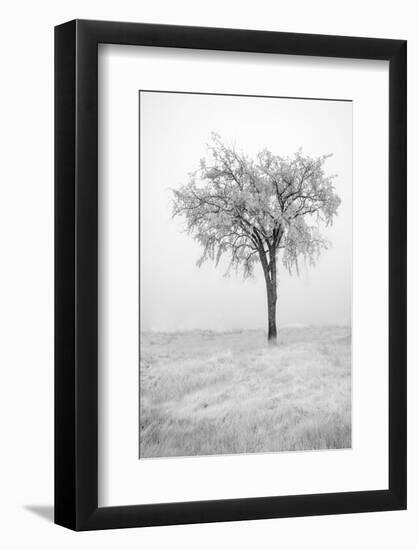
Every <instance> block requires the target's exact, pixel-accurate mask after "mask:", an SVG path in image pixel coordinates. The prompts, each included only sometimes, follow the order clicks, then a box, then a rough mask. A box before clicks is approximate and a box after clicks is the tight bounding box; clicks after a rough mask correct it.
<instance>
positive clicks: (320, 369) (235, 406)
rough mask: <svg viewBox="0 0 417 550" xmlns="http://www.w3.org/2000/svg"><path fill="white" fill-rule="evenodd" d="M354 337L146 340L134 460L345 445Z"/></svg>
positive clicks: (292, 334) (326, 331)
mask: <svg viewBox="0 0 417 550" xmlns="http://www.w3.org/2000/svg"><path fill="white" fill-rule="evenodd" d="M350 343H351V337H350V328H347V327H319V328H313V327H309V328H287V329H282V330H281V331H280V333H279V342H278V345H277V346H268V345H267V344H266V341H265V335H264V334H263V333H262V332H261V331H240V332H230V333H215V332H210V331H194V332H188V333H174V334H171V333H145V334H143V335H142V341H141V366H140V438H139V439H140V456H141V458H144V457H168V456H191V455H208V454H233V453H254V452H272V451H295V450H313V449H341V448H349V447H350V446H351V398H350V391H351V381H350V370H351V369H350V360H351V359H350Z"/></svg>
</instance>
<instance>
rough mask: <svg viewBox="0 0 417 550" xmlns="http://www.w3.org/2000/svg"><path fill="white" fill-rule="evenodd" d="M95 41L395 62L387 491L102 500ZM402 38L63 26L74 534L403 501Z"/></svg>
mask: <svg viewBox="0 0 417 550" xmlns="http://www.w3.org/2000/svg"><path fill="white" fill-rule="evenodd" d="M98 44H123V45H146V46H160V47H172V48H173V47H175V48H193V49H204V50H223V51H240V52H258V53H271V54H290V55H303V56H321V57H337V58H355V59H374V60H387V61H388V62H389V488H388V489H387V490H377V491H358V492H348V493H346V492H345V493H333V494H305V495H296V496H272V497H261V498H243V499H232V500H215V501H212V500H210V501H199V502H182V503H168V504H152V505H148V504H146V505H136V506H118V507H98V497H97V495H98V444H97V441H98V438H97V435H98V349H97V336H98V328H97V327H98V314H97V308H98V291H97V278H98V250H97V247H98V151H97V146H98V132H97V128H98V108H97V104H98V65H97V52H98ZM406 46H407V44H406V41H404V40H386V39H373V38H354V37H342V36H321V35H311V34H292V33H280V32H264V31H249V30H236V29H220V28H201V27H182V26H165V25H151V24H142V23H118V22H106V21H85V20H74V21H70V22H68V23H64V24H62V25H59V26H57V27H56V28H55V523H57V524H59V525H63V526H65V527H68V528H70V529H74V530H77V531H79V530H92V529H108V528H123V527H141V526H154V525H170V524H184V523H200V522H215V521H237V520H249V519H261V518H280V517H289V516H310V515H324V514H341V513H353V512H371V511H386V510H402V509H405V508H406V492H407V491H406V455H407V453H406V225H407V223H406V160H407V159H406V138H407V128H406V113H407V107H406Z"/></svg>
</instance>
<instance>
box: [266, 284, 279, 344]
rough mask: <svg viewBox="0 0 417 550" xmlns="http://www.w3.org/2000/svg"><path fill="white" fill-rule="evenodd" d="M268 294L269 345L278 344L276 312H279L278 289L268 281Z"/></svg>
mask: <svg viewBox="0 0 417 550" xmlns="http://www.w3.org/2000/svg"><path fill="white" fill-rule="evenodd" d="M266 284H267V294H268V343H269V344H276V343H277V323H276V311H277V292H276V287H275V288H273V286H272V284H271V283H270V282H269V281H267V283H266Z"/></svg>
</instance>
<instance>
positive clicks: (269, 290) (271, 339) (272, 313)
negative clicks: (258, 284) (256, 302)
mask: <svg viewBox="0 0 417 550" xmlns="http://www.w3.org/2000/svg"><path fill="white" fill-rule="evenodd" d="M278 243H279V240H278ZM268 248H269V262H268V259H267V256H266V254H265V251H264V248H263V247H262V246H261V247H260V249H259V257H260V259H261V265H262V269H263V272H264V275H265V283H266V295H267V302H268V343H269V344H276V343H277V323H276V319H275V318H276V311H277V264H276V243H275V242H274V243H273V245H268Z"/></svg>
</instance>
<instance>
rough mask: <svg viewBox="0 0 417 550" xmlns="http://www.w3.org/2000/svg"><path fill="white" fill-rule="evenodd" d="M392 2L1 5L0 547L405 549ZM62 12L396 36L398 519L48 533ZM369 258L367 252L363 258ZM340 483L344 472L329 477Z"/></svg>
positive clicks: (409, 518)
mask: <svg viewBox="0 0 417 550" xmlns="http://www.w3.org/2000/svg"><path fill="white" fill-rule="evenodd" d="M413 4H414V3H413V2H411V1H409V2H408V1H405V0H397V2H395V3H393V2H385V1H379V2H374V1H369V0H368V1H364V0H362V1H356V0H351V1H350V2H344V3H340V2H334V1H332V0H316V1H314V2H310V1H308V0H298V1H296V2H291V1H289V0H287V1H286V2H285V3H284V2H278V1H276V0H274V1H271V2H268V1H266V0H258V1H257V2H253V1H247V0H240V1H238V0H232V1H229V2H225V1H224V0H211V1H210V2H198V1H196V0H194V1H187V0H176V1H169V0H152V2H132V1H127V0H117V2H116V1H114V0H113V1H108V0H101V1H98V0H82V1H81V0H72V1H71V2H69V1H61V2H56V1H55V2H53V1H52V0H39V1H38V2H29V1H24V2H21V1H18V0H16V1H15V2H13V3H7V4H6V3H5V4H4V6H3V8H2V9H1V12H0V13H1V16H2V17H1V21H2V26H1V27H2V28H1V33H0V40H1V49H0V51H1V54H2V63H1V73H0V74H1V86H0V94H1V101H0V136H1V152H2V155H1V162H0V190H1V198H0V242H1V249H0V250H1V269H0V278H1V284H0V323H1V326H0V334H1V338H0V342H1V344H0V365H1V371H0V372H1V376H2V379H1V383H0V423H1V429H0V436H1V440H0V441H1V443H0V449H1V452H0V518H1V524H2V527H1V530H0V541H1V542H0V543H1V545H2V547H4V548H7V549H9V548H10V549H13V548H25V547H29V546H31V547H34V548H38V547H42V548H45V549H46V548H48V549H49V548H51V549H52V548H53V549H55V548H60V549H66V548H73V547H75V546H77V548H91V546H92V545H94V546H95V547H98V548H114V547H115V546H117V547H119V548H137V547H138V546H141V547H142V548H165V547H169V548H181V550H183V549H184V548H195V547H199V548H202V549H205V548H210V549H211V548H213V547H216V546H217V547H219V548H228V547H236V548H253V547H258V548H268V547H271V548H273V547H281V548H296V549H298V548H306V547H308V548H320V549H334V548H336V547H337V548H339V549H345V548H346V549H348V548H349V549H351V548H354V547H358V548H363V547H365V546H368V545H372V547H374V548H378V549H385V548H392V547H394V546H398V547H400V548H406V549H408V548H415V545H416V541H417V532H416V527H415V525H416V522H417V488H416V481H417V477H416V466H415V465H416V463H417V462H416V458H417V430H416V428H417V423H416V412H417V406H416V401H417V392H416V382H417V376H416V368H415V365H416V360H417V339H416V337H415V332H416V328H417V315H416V314H417V308H416V306H417V293H416V285H415V284H414V281H416V276H417V252H416V250H417V246H416V245H417V241H416V237H417V219H416V217H415V216H414V205H415V204H416V199H417V196H416V195H417V192H416V187H415V185H414V182H415V179H416V161H415V157H414V154H413V152H414V151H415V150H416V146H417V134H416V128H417V126H416V102H415V97H416V94H417V80H416V74H417V73H416V63H417V33H416V31H417V23H416V21H417V19H416V13H415V8H414V6H413ZM74 17H78V18H89V19H110V20H120V21H123V20H124V21H142V22H149V23H170V24H185V25H203V26H221V27H240V28H254V29H256V28H257V29H265V30H280V31H293V32H306V33H325V34H342V35H357V36H360V35H362V36H379V37H386V38H404V39H408V41H409V43H408V54H409V62H408V67H409V75H408V83H409V84H408V90H409V98H410V99H409V107H408V113H409V118H408V120H409V132H408V135H409V172H408V177H409V205H410V206H409V236H408V243H409V281H410V285H409V291H408V292H409V340H410V343H409V510H408V511H407V512H392V513H378V514H376V513H375V514H360V515H352V516H333V517H321V518H300V519H284V520H268V521H252V522H243V523H242V522H239V523H232V524H217V525H197V526H176V527H163V528H148V529H142V530H137V529H134V530H122V531H108V532H96V533H80V534H75V533H72V532H70V531H68V530H65V529H62V528H60V527H57V526H54V525H53V524H52V523H51V521H50V520H49V521H48V520H47V519H46V518H47V517H48V518H50V517H51V516H52V511H51V509H50V506H51V504H52V498H53V497H52V495H53V422H52V418H53V393H52V391H53V347H52V344H53V26H54V25H56V24H59V23H61V22H64V21H66V20H69V19H73V18H74ZM370 252H371V249H370ZM341 475H343V472H341Z"/></svg>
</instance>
